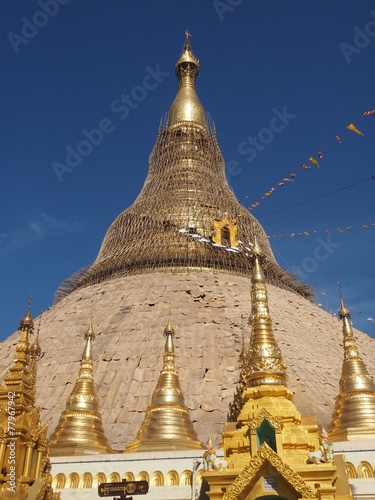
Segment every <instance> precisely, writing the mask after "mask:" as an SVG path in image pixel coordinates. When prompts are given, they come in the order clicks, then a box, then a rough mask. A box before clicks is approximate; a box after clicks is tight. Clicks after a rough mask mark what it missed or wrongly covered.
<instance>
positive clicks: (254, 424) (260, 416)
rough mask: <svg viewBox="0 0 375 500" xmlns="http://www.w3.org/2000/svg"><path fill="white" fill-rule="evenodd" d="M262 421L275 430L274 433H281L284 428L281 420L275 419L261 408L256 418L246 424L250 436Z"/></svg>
mask: <svg viewBox="0 0 375 500" xmlns="http://www.w3.org/2000/svg"><path fill="white" fill-rule="evenodd" d="M264 419H266V420H268V422H269V424H270V425H271V427H273V428H274V429H275V431H276V432H281V430H282V429H283V427H284V422H283V419H282V418H278V417H275V416H274V415H272V413H270V412H269V411H268V410H267V409H266V408H262V409H261V410H260V412H259V413H258V414H257V415H256V417H255V418H253V419H252V420H249V422H248V424H247V425H248V427H249V429H250V432H251V433H252V434H253V433H255V432H256V430H257V429H258V427H259V426H260V425H261V423H262V422H263V420H264Z"/></svg>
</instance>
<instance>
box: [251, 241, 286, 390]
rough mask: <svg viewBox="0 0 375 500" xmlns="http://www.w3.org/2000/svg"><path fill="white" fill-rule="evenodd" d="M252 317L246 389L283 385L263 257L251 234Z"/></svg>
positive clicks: (283, 368)
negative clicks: (270, 313) (262, 265)
mask: <svg viewBox="0 0 375 500" xmlns="http://www.w3.org/2000/svg"><path fill="white" fill-rule="evenodd" d="M251 255H252V263H253V267H252V277H251V316H250V321H251V325H252V337H251V343H250V349H249V353H248V360H247V377H246V378H247V386H248V387H253V386H259V385H264V384H265V385H275V384H276V385H277V384H279V385H285V386H286V383H287V381H288V376H287V374H286V365H285V363H284V361H283V358H282V354H281V351H280V349H279V346H278V345H277V342H276V340H275V337H274V334H273V330H272V321H271V318H270V315H269V310H268V298H267V290H266V283H265V278H264V274H263V271H262V267H261V260H262V254H261V251H260V248H259V245H258V241H257V238H256V236H255V234H254V244H253V247H252V254H251Z"/></svg>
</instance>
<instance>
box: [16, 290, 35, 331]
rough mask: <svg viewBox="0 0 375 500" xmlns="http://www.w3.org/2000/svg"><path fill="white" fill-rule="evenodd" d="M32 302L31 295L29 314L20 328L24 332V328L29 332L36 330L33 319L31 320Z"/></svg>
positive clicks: (23, 319)
mask: <svg viewBox="0 0 375 500" xmlns="http://www.w3.org/2000/svg"><path fill="white" fill-rule="evenodd" d="M31 300H32V295H30V300H29V307H28V309H27V313H26V314H25V316H24V317H23V318H22V319H21V322H20V326H19V329H20V330H22V329H23V328H26V327H27V328H28V330H29V331H31V330H33V328H34V322H33V320H32V318H31V314H30V308H31Z"/></svg>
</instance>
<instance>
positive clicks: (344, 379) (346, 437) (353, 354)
mask: <svg viewBox="0 0 375 500" xmlns="http://www.w3.org/2000/svg"><path fill="white" fill-rule="evenodd" d="M340 301H341V307H340V310H339V314H338V316H339V318H340V319H341V320H342V322H343V340H344V360H343V363H342V372H341V378H340V384H339V387H340V392H339V394H338V396H337V398H336V404H335V410H334V412H333V415H332V421H331V423H330V425H329V427H328V431H329V436H330V438H331V440H332V441H351V440H357V439H371V438H372V439H374V438H375V383H374V379H373V377H371V375H370V374H369V372H368V370H367V368H366V365H365V364H364V362H363V360H362V358H361V356H360V355H359V353H358V349H357V342H356V339H355V337H354V335H353V330H352V326H351V324H350V318H351V314H350V311H349V310H348V309H347V308H346V307H345V305H344V300H343V298H342V294H341V290H340Z"/></svg>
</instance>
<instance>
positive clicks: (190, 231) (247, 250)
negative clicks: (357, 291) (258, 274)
mask: <svg viewBox="0 0 375 500" xmlns="http://www.w3.org/2000/svg"><path fill="white" fill-rule="evenodd" d="M371 225H372V226H375V222H374V223H373V224H371ZM363 227H366V228H367V227H368V226H367V225H365V224H364V225H363ZM178 232H179V233H182V234H185V235H186V236H188V237H191V238H193V239H194V240H196V241H199V242H201V243H205V244H210V245H211V246H213V247H217V248H222V249H223V250H226V251H227V252H233V253H242V252H243V253H244V254H245V255H246V257H250V254H251V247H252V246H253V243H251V242H250V241H249V242H248V243H244V242H243V241H241V240H238V245H239V246H238V247H229V246H227V245H223V244H219V243H214V242H213V241H212V240H210V239H208V238H205V237H204V236H202V235H201V234H199V233H197V230H196V227H195V225H194V224H192V225H190V226H189V227H188V228H181V229H178ZM315 232H317V231H315ZM305 234H306V233H305ZM301 235H302V233H301ZM319 292H320V293H321V294H322V295H323V296H325V297H329V295H328V293H327V292H323V291H319ZM318 305H319V306H320V307H323V306H322V304H318ZM350 309H351V310H352V311H353V310H355V311H356V312H357V313H358V316H361V315H362V314H363V312H362V311H358V310H357V309H355V308H354V307H353V306H350ZM333 316H336V313H333ZM366 321H369V322H373V321H374V319H373V318H371V317H368V318H367V320H366Z"/></svg>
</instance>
